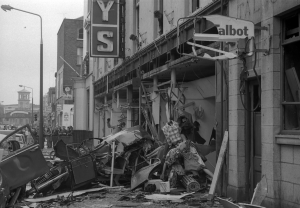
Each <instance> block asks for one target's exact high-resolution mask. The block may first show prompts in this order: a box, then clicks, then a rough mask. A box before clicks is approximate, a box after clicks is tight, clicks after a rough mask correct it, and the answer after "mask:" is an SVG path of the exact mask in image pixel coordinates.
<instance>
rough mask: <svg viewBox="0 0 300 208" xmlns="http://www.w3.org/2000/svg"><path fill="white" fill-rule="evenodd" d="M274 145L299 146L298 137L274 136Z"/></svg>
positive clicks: (299, 138)
mask: <svg viewBox="0 0 300 208" xmlns="http://www.w3.org/2000/svg"><path fill="white" fill-rule="evenodd" d="M275 140H276V144H279V145H282V144H283V145H300V135H276V136H275Z"/></svg>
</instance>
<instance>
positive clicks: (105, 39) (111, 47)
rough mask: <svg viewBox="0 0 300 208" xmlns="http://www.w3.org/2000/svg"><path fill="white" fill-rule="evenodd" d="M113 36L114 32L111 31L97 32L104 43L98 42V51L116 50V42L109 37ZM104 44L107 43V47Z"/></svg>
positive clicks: (99, 39) (100, 40) (98, 38)
mask: <svg viewBox="0 0 300 208" xmlns="http://www.w3.org/2000/svg"><path fill="white" fill-rule="evenodd" d="M105 36H106V37H105ZM112 37H113V32H111V31H99V32H98V33H97V40H98V41H99V42H101V43H104V44H102V45H100V44H98V45H97V51H99V52H112V51H113V50H114V43H113V41H112V40H110V39H108V38H112ZM104 45H105V47H104Z"/></svg>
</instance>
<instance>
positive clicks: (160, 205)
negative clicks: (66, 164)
mask: <svg viewBox="0 0 300 208" xmlns="http://www.w3.org/2000/svg"><path fill="white" fill-rule="evenodd" d="M151 194H152V193H145V192H142V191H141V190H138V191H135V192H131V191H130V190H129V189H123V188H119V189H110V190H102V191H100V192H94V193H88V194H86V195H82V196H77V197H76V198H74V199H73V200H67V199H64V200H55V201H53V202H47V203H43V204H42V207H55V208H56V207H65V208H67V207H68V208H124V207H136V208H142V207H143V208H169V207H170V208H171V207H178V208H191V207H201V208H211V207H214V208H223V206H222V205H220V203H219V202H218V201H215V202H214V204H211V202H207V201H206V200H205V199H206V196H207V193H205V192H204V193H200V192H197V193H194V194H192V195H189V196H186V197H184V198H183V199H182V201H181V202H177V201H176V202H173V201H169V200H161V201H156V200H149V199H146V198H145V196H146V195H151ZM155 194H159V195H160V196H167V195H164V194H160V193H155ZM171 195H172V193H171ZM28 205H29V204H28ZM36 205H37V204H36Z"/></svg>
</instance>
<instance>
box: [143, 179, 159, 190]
mask: <svg viewBox="0 0 300 208" xmlns="http://www.w3.org/2000/svg"><path fill="white" fill-rule="evenodd" d="M160 182H162V180H160V179H153V180H149V181H147V182H146V183H145V186H144V188H146V187H147V185H150V184H154V185H155V186H156V190H159V189H160Z"/></svg>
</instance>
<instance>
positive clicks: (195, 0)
mask: <svg viewBox="0 0 300 208" xmlns="http://www.w3.org/2000/svg"><path fill="white" fill-rule="evenodd" d="M199 8H200V0H192V12H194V11H196V10H197V9H199Z"/></svg>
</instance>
